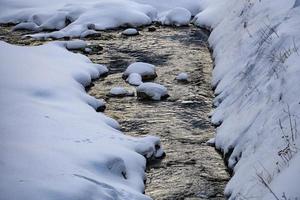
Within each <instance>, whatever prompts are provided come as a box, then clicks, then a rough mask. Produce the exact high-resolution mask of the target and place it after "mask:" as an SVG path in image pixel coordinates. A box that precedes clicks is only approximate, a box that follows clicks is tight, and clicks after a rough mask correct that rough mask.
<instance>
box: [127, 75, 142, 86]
mask: <svg viewBox="0 0 300 200" xmlns="http://www.w3.org/2000/svg"><path fill="white" fill-rule="evenodd" d="M126 81H127V82H128V83H129V84H130V85H135V86H139V85H141V84H142V83H143V82H142V77H141V75H140V74H138V73H131V74H130V75H129V76H128V78H127V79H126Z"/></svg>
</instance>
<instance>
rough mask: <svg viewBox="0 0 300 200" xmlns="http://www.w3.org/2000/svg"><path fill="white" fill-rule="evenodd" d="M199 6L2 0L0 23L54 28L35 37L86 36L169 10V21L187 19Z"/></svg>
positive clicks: (139, 0) (177, 0)
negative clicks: (178, 14) (178, 15)
mask: <svg viewBox="0 0 300 200" xmlns="http://www.w3.org/2000/svg"><path fill="white" fill-rule="evenodd" d="M176 7H179V8H178V9H175V10H173V11H170V10H172V9H174V8H176ZM200 8H201V7H200V0H173V1H172V3H170V2H169V1H159V0H101V1H99V0H86V1H82V0H53V1H51V3H49V2H47V1H38V0H28V1H23V0H1V6H0V23H15V24H19V23H20V24H19V25H17V27H16V28H15V30H17V29H29V30H33V31H35V32H38V31H43V30H46V31H53V32H50V33H38V34H33V35H31V36H32V37H34V38H37V39H45V38H48V37H51V38H63V37H86V36H88V35H89V34H93V33H95V32H91V31H95V30H105V29H111V28H116V27H122V26H124V27H137V26H141V25H148V24H150V23H151V22H153V21H156V20H158V18H163V17H164V16H165V15H167V14H168V13H169V14H168V15H169V16H168V17H167V18H168V19H170V20H171V22H176V24H177V23H178V22H180V23H186V18H187V17H188V16H189V15H190V13H191V14H192V15H196V14H197V13H198V12H199V11H200ZM183 10H184V11H183ZM177 13H180V16H181V17H180V19H178V17H176V15H175V14H177ZM187 15H188V16H187ZM188 18H190V17H188ZM174 20H175V21H174ZM178 20H179V21H178Z"/></svg>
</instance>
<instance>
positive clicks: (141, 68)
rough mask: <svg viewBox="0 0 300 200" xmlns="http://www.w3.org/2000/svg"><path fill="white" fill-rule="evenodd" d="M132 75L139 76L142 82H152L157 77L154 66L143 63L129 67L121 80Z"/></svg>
mask: <svg viewBox="0 0 300 200" xmlns="http://www.w3.org/2000/svg"><path fill="white" fill-rule="evenodd" d="M132 73H137V74H139V75H141V76H142V79H143V80H152V79H155V78H156V77H157V74H156V70H155V66H154V65H151V64H149V63H144V62H136V63H132V64H131V65H129V66H128V67H127V69H126V71H125V72H124V73H123V76H122V77H123V79H127V77H128V76H129V75H130V74H132Z"/></svg>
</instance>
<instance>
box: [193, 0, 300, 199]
mask: <svg viewBox="0 0 300 200" xmlns="http://www.w3.org/2000/svg"><path fill="white" fill-rule="evenodd" d="M203 8H204V10H203V12H201V13H199V14H198V15H197V16H196V18H195V19H194V23H195V24H197V25H199V26H204V27H210V28H212V29H213V31H212V33H211V35H210V38H209V43H210V45H211V47H212V48H213V50H214V52H213V57H214V59H215V68H214V70H213V81H212V84H213V87H214V88H215V94H216V98H215V100H214V105H215V106H216V109H215V110H214V112H213V115H212V122H213V123H214V124H216V125H220V126H219V127H218V128H217V134H216V138H215V145H216V148H218V149H220V150H221V151H222V152H223V153H224V156H225V158H226V159H227V161H228V166H229V167H230V168H232V169H233V173H234V175H233V178H232V179H231V180H230V182H229V184H228V185H227V187H226V191H225V194H226V195H227V196H228V197H230V199H252V198H253V199H274V198H278V199H296V198H299V197H300V192H299V185H300V171H299V166H300V162H299V161H300V154H299V147H300V141H299V133H298V131H297V130H299V129H300V127H299V124H300V123H299V117H300V104H299V102H300V101H299V96H300V87H299V84H298V83H299V81H300V79H299V77H300V68H299V64H300V50H299V47H300V30H299V29H298V28H297V27H300V7H299V1H295V0H287V1H282V0H263V1H261V0H247V1H240V0H234V1H231V0H224V1H222V0H212V1H203ZM297 169H298V170H297Z"/></svg>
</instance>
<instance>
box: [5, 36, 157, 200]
mask: <svg viewBox="0 0 300 200" xmlns="http://www.w3.org/2000/svg"><path fill="white" fill-rule="evenodd" d="M8 55H9V56H8ZM0 60H1V62H0V75H1V78H0V110H1V112H0V118H1V120H0V129H1V134H0V140H1V142H0V147H1V152H0V154H1V156H0V160H1V161H0V176H1V179H0V194H1V197H0V199H1V200H12V199H16V200H19V199H30V200H41V199H43V200H52V199H90V200H99V199H103V200H104V199H123V200H132V199H139V200H150V198H149V197H147V196H145V195H144V194H143V191H144V182H143V181H144V176H145V172H144V170H145V167H146V159H145V158H144V157H143V156H144V155H146V156H147V158H150V157H160V156H161V155H162V152H163V150H162V148H158V149H157V148H156V147H157V146H158V144H159V138H157V137H145V138H134V137H130V136H126V135H124V134H123V133H121V132H120V131H119V130H117V129H118V128H119V123H118V122H117V121H115V120H113V119H111V118H109V117H107V116H105V115H104V114H103V113H97V112H96V111H95V109H97V107H99V106H100V105H101V104H102V103H103V102H101V100H100V101H99V100H97V99H95V98H94V97H91V96H89V95H88V94H87V93H86V92H85V91H84V86H86V85H89V84H90V83H91V79H92V78H95V77H96V76H97V75H98V74H100V73H99V71H98V69H99V68H98V67H97V65H95V64H93V63H92V62H91V61H90V60H89V59H88V58H87V57H85V56H83V55H80V54H75V53H72V52H69V51H68V50H67V49H66V48H65V46H62V45H60V44H58V43H55V42H54V43H48V44H45V45H41V46H35V47H19V46H14V45H10V44H7V43H4V42H1V41H0Z"/></svg>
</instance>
